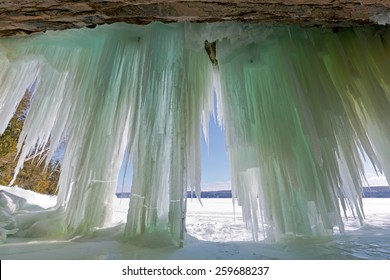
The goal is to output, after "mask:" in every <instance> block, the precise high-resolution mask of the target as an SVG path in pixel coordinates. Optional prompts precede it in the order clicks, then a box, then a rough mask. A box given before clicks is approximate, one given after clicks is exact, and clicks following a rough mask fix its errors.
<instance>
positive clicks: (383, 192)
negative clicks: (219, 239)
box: [115, 186, 390, 198]
mask: <svg viewBox="0 0 390 280" xmlns="http://www.w3.org/2000/svg"><path fill="white" fill-rule="evenodd" d="M115 195H116V196H117V197H118V198H130V193H129V192H121V193H116V194H115ZM187 198H197V196H196V195H195V193H191V192H190V191H189V192H187ZM201 198H232V191H231V190H218V191H203V192H202V193H201ZM363 198H390V187H389V186H374V187H363Z"/></svg>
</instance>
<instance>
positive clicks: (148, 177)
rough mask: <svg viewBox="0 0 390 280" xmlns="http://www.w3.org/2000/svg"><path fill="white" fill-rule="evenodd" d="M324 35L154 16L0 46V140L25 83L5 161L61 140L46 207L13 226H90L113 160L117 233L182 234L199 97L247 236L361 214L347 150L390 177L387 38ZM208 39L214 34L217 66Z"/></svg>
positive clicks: (317, 231) (102, 202)
mask: <svg viewBox="0 0 390 280" xmlns="http://www.w3.org/2000/svg"><path fill="white" fill-rule="evenodd" d="M334 31H338V32H333V31H332V30H324V29H317V28H311V29H308V28H307V29H303V28H298V27H271V26H264V25H250V24H239V23H224V24H202V25H200V24H188V23H179V24H170V25H163V24H160V23H153V24H150V25H148V26H132V25H125V24H115V25H110V26H102V27H98V28H96V29H93V30H90V29H81V30H71V31H61V32H47V33H46V34H42V35H38V36H33V37H28V38H10V39H1V41H0V64H1V67H0V133H2V132H3V131H4V130H5V128H6V126H7V123H8V121H9V120H10V119H11V117H12V115H13V113H14V111H15V108H16V107H17V105H18V102H19V101H20V100H21V98H22V97H23V95H24V93H25V91H26V89H28V88H29V87H32V85H34V86H33V87H34V95H33V100H32V104H31V108H30V110H29V112H28V115H27V118H26V122H25V125H24V127H23V131H22V134H21V137H20V141H19V145H18V148H19V151H20V157H19V159H18V166H17V170H18V169H20V168H21V167H22V166H23V161H24V158H26V157H27V156H30V155H31V154H34V153H36V154H37V155H38V156H40V151H41V150H42V149H44V148H45V147H47V146H48V147H49V150H48V157H47V161H49V160H50V158H51V157H52V156H53V155H54V153H55V151H56V149H57V147H58V146H59V145H60V144H61V143H63V142H65V143H66V148H65V153H64V159H63V162H62V170H61V177H60V182H59V193H58V201H57V205H56V207H54V208H52V209H49V210H45V211H43V213H39V215H37V213H31V215H34V216H33V217H34V219H32V220H29V219H27V218H24V219H16V221H17V222H16V223H12V225H14V227H17V228H18V232H16V233H15V234H23V235H24V236H33V235H34V234H35V235H36V233H34V230H33V228H34V223H42V222H40V221H39V217H41V219H46V222H45V223H44V225H45V224H49V222H48V220H49V221H50V220H52V221H53V222H54V221H55V224H56V225H57V226H56V230H53V227H50V226H47V228H48V230H47V231H46V232H45V231H44V230H42V227H43V228H45V226H44V225H43V226H42V227H40V231H39V233H40V234H46V235H49V236H50V235H69V234H71V235H72V234H85V233H88V232H90V231H92V230H94V229H95V228H96V227H102V226H104V225H105V221H106V220H107V217H108V215H109V213H110V199H111V198H112V194H113V193H114V192H115V189H116V186H117V177H118V173H119V169H120V166H121V163H122V159H123V158H124V156H125V154H127V156H126V158H127V159H128V160H132V162H133V180H132V194H131V199H130V207H129V212H128V218H127V224H126V228H125V232H124V237H125V239H131V238H134V237H136V236H139V235H142V234H153V233H158V232H169V234H170V235H171V236H172V239H173V240H174V241H176V242H177V243H180V242H182V240H183V232H184V227H185V211H186V199H185V194H186V191H187V189H192V190H194V191H196V192H198V193H199V192H200V181H201V172H200V170H201V169H200V162H201V160H200V157H201V155H200V137H201V127H203V134H204V136H205V137H206V138H207V131H208V118H209V115H210V113H213V108H214V104H213V100H214V99H213V92H215V94H216V96H217V106H216V107H217V117H218V120H219V123H220V124H221V125H223V126H224V128H225V133H226V139H227V151H228V154H229V158H230V161H231V170H232V187H233V191H234V193H235V195H236V196H237V201H238V203H239V204H240V205H242V207H243V208H242V209H243V216H244V219H245V221H246V222H247V223H248V225H250V226H251V228H252V232H253V238H254V239H255V240H257V239H258V230H257V229H258V228H259V227H260V226H261V227H264V228H265V232H266V236H267V237H268V238H269V239H272V240H278V239H280V238H283V237H284V236H289V235H292V236H297V235H327V234H331V233H332V231H333V229H334V227H338V229H339V230H340V231H343V222H342V219H341V216H342V212H343V211H347V210H351V211H352V213H353V214H354V215H355V216H356V217H358V218H359V219H360V220H361V222H363V217H364V213H363V205H362V200H361V186H362V180H363V179H364V172H363V165H362V162H361V154H365V155H367V157H368V160H370V161H371V162H372V163H373V164H374V166H375V167H376V168H377V170H378V171H383V172H384V173H385V175H386V176H387V179H390V177H389V176H390V149H389V147H390V111H389V108H390V106H389V105H390V103H389V102H390V77H389V75H388V74H389V73H390V63H388V60H389V56H390V47H389V44H390V33H389V31H388V30H387V29H384V28H382V29H376V28H374V27H372V28H359V29H341V30H334ZM206 40H208V42H214V41H216V42H217V43H216V55H217V61H218V65H213V64H212V63H211V61H210V59H209V57H208V55H207V53H206V51H205V49H204V44H205V43H204V42H205V41H206ZM214 64H215V63H214ZM13 214H14V215H16V216H18V213H13ZM23 215H26V214H25V213H24V214H23ZM23 217H25V216H23ZM18 221H19V222H18ZM15 224H16V225H15ZM7 227H8V228H7ZM4 229H5V230H6V232H11V233H14V232H15V230H14V229H12V228H9V225H6V226H5V227H4Z"/></svg>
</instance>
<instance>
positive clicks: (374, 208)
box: [0, 188, 390, 260]
mask: <svg viewBox="0 0 390 280" xmlns="http://www.w3.org/2000/svg"><path fill="white" fill-rule="evenodd" d="M2 189H5V190H6V191H9V189H6V188H2ZM13 193H14V194H16V195H21V194H22V193H24V197H25V198H27V200H28V201H29V202H30V203H34V204H37V205H41V206H44V207H48V206H49V205H50V203H55V200H53V199H50V198H48V197H47V196H42V195H33V194H31V193H30V194H29V195H27V197H26V195H25V191H20V189H15V191H14V190H13ZM363 201H364V204H365V211H366V220H365V225H364V226H363V227H360V226H359V223H358V221H356V220H354V219H349V220H348V221H345V223H346V230H347V233H346V234H343V235H341V234H335V235H334V236H332V237H323V238H294V239H291V240H286V241H283V242H280V243H277V244H271V243H268V242H266V241H260V242H256V243H255V242H252V235H251V232H250V230H248V229H246V227H245V224H244V223H243V221H242V218H241V208H240V207H236V209H235V215H234V213H233V207H232V202H231V199H221V198H218V199H202V202H203V205H204V206H203V207H202V206H201V205H200V204H199V202H198V201H197V200H195V199H194V200H193V201H190V200H189V201H188V216H187V231H188V234H187V237H186V241H185V246H184V248H178V247H176V246H173V245H171V244H170V243H169V242H168V241H167V242H165V240H167V239H164V236H161V235H158V236H146V237H144V238H142V239H139V240H134V242H130V243H125V242H121V241H120V234H118V232H121V229H123V223H120V221H123V220H124V219H125V218H126V209H127V205H128V199H123V200H119V199H115V203H114V216H113V221H114V222H116V224H117V226H115V227H112V228H106V229H102V230H99V231H96V232H95V233H93V234H91V235H90V236H84V237H76V238H73V239H72V240H44V239H40V240H37V239H27V238H16V237H9V238H8V239H7V240H6V242H5V243H4V244H0V259H3V260H4V259H183V260H185V259H217V260H221V259H222V260H223V259H390V198H366V199H364V200H363Z"/></svg>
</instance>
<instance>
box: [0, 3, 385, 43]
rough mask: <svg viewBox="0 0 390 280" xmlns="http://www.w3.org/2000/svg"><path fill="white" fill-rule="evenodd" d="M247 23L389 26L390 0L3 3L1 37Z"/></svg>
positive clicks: (1, 8) (0, 10)
mask: <svg viewBox="0 0 390 280" xmlns="http://www.w3.org/2000/svg"><path fill="white" fill-rule="evenodd" d="M227 20H236V21H247V22H264V23H280V24H297V25H303V26H324V27H336V26H337V27H339V26H340V27H341V26H357V25H365V24H372V23H374V22H379V23H381V24H386V23H390V0H360V1H359V0H168V1H162V0H106V1H99V0H95V1H85V0H84V1H83V0H81V1H75V0H65V1H56V0H23V1H21V0H5V1H1V2H0V36H11V35H16V34H31V33H34V32H44V31H46V30H62V29H68V28H80V27H91V28H93V27H95V26H96V25H99V24H104V23H114V22H127V23H134V24H147V23H150V22H151V21H162V22H176V21H192V22H213V21H227Z"/></svg>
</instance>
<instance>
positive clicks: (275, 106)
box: [218, 27, 390, 239]
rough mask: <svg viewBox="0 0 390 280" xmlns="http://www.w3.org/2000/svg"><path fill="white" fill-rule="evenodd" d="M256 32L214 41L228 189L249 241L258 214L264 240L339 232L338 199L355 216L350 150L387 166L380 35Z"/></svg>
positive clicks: (358, 165)
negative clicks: (240, 39)
mask: <svg viewBox="0 0 390 280" xmlns="http://www.w3.org/2000/svg"><path fill="white" fill-rule="evenodd" d="M261 30H262V31H263V32H258V34H260V35H256V33H252V35H253V37H252V40H251V41H250V42H248V43H247V44H245V45H244V46H242V45H241V46H239V47H238V48H235V45H234V43H230V42H229V40H226V41H223V42H221V44H219V45H218V50H221V49H222V50H223V52H224V53H225V55H224V56H223V57H219V58H218V60H219V62H220V70H221V84H222V94H221V96H222V102H223V105H222V108H223V116H224V123H225V130H226V135H227V145H228V151H229V156H230V160H231V164H232V185H233V188H234V190H235V192H236V194H237V197H238V203H239V204H240V205H242V206H243V215H244V216H245V218H246V220H247V221H249V222H250V223H251V225H252V228H253V229H254V231H253V233H254V238H255V239H257V238H258V236H257V230H256V229H257V227H258V220H259V218H261V219H262V220H263V221H264V223H265V226H266V227H267V236H268V237H270V238H271V239H279V238H281V237H283V236H285V235H327V234H330V233H332V231H333V227H334V226H338V227H339V230H340V231H343V222H342V218H341V213H340V212H341V211H340V210H339V202H341V205H342V209H344V211H345V210H347V208H349V209H350V210H352V212H353V213H354V215H356V216H357V217H358V218H359V219H360V221H361V222H363V216H364V213H363V205H362V200H361V192H362V178H363V176H364V170H363V164H362V162H361V157H360V151H361V150H364V151H365V152H366V153H367V155H368V157H369V160H371V161H372V163H373V164H374V165H375V166H377V167H378V168H379V169H380V170H382V167H383V166H388V164H387V163H386V159H387V158H388V157H387V156H386V155H387V153H388V147H389V146H388V145H389V144H390V143H389V137H390V134H389V132H390V130H389V129H390V126H389V122H388V118H389V115H388V108H390V107H389V105H390V103H389V97H390V91H389V85H390V80H389V77H388V74H387V73H389V70H390V69H389V68H388V63H385V62H384V61H388V60H389V45H388V38H389V37H388V36H389V34H388V32H387V31H384V30H382V31H380V32H375V30H373V29H371V30H370V29H355V30H351V29H348V30H343V31H340V32H339V33H337V34H334V33H333V32H332V31H330V30H320V29H299V28H293V27H290V28H281V29H278V28H275V29H274V30H273V33H272V34H269V36H268V37H267V38H265V39H264V37H263V36H261V34H266V32H267V28H263V29H261V28H260V29H259V31H261ZM386 40H387V41H386ZM363 112H364V113H363ZM373 118H374V119H375V120H373ZM374 124H375V125H374ZM378 127H381V128H380V129H378ZM386 147H387V148H386ZM384 171H385V173H388V171H387V170H384ZM256 197H258V198H259V201H257V200H256V199H255V198H256ZM258 202H259V203H258ZM259 206H260V207H259Z"/></svg>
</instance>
